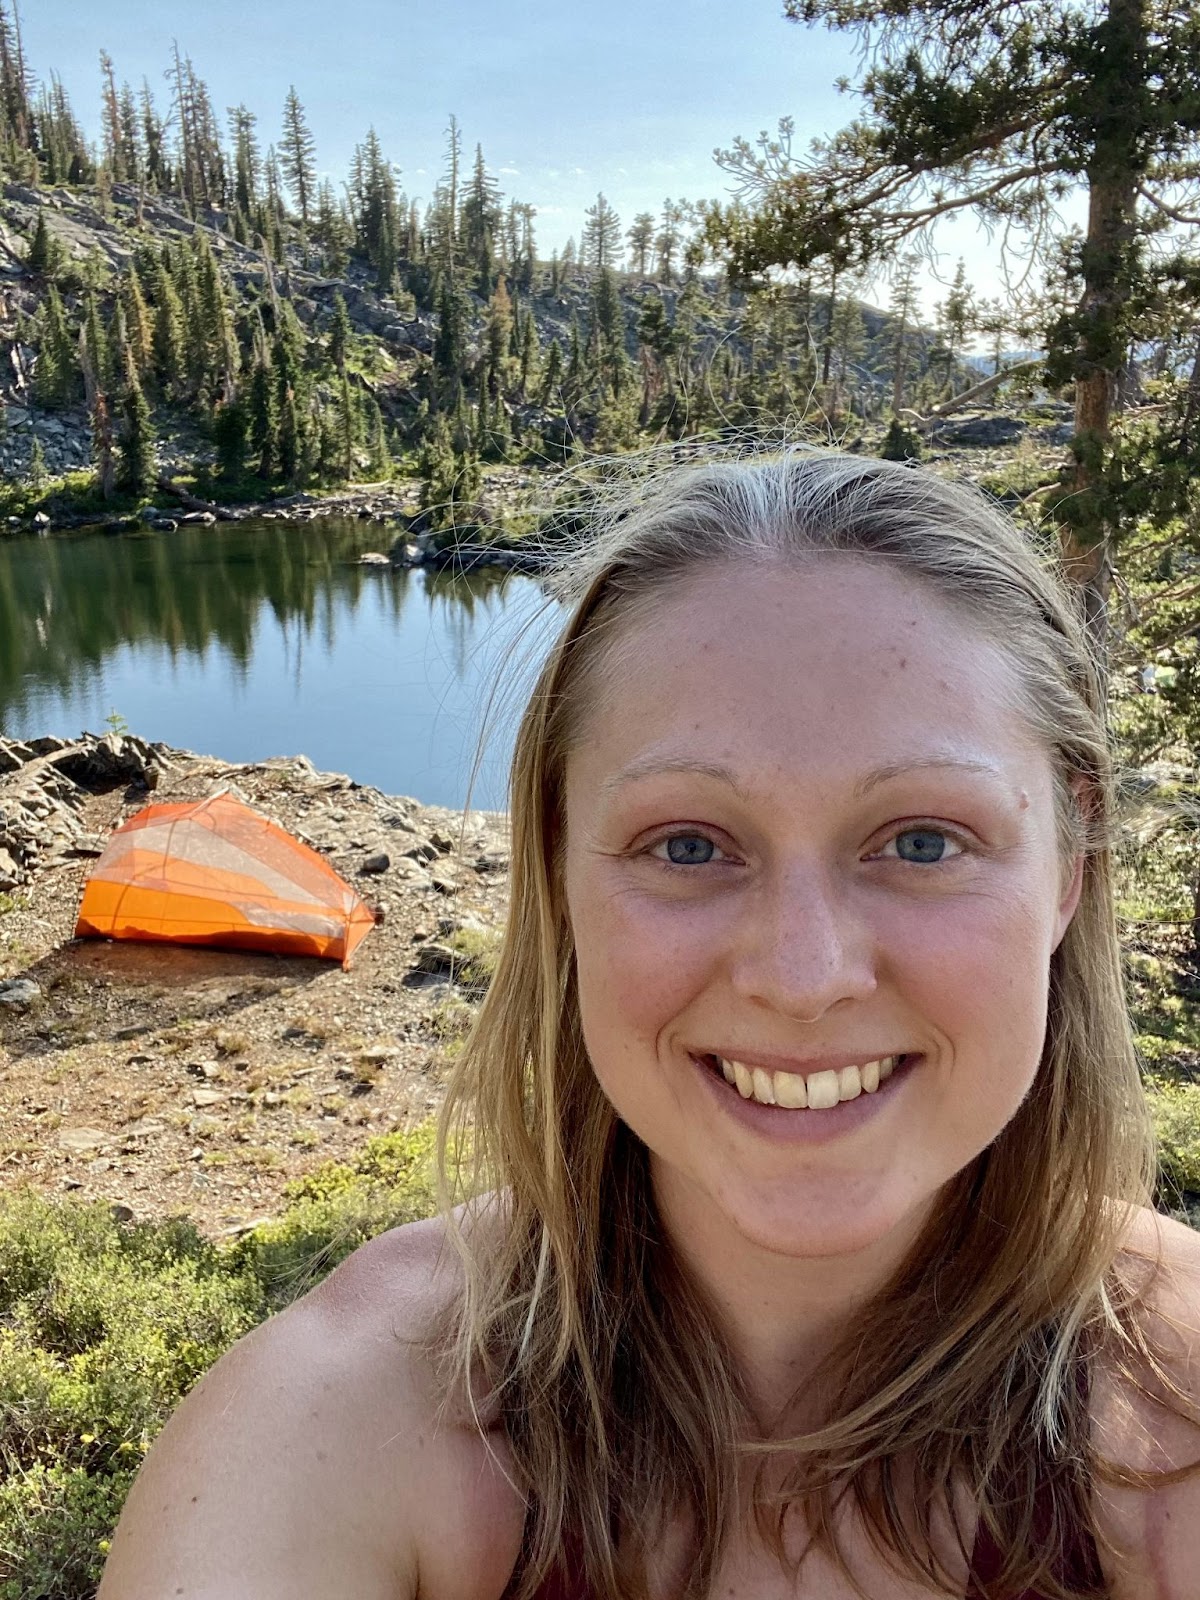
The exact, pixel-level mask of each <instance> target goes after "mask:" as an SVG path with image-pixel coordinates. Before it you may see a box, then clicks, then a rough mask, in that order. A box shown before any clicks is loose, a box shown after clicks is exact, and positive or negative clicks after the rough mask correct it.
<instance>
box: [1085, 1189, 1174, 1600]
mask: <svg viewBox="0 0 1200 1600" xmlns="http://www.w3.org/2000/svg"><path fill="white" fill-rule="evenodd" d="M1125 1246H1126V1251H1127V1256H1126V1260H1127V1264H1128V1270H1129V1272H1130V1275H1131V1281H1132V1282H1133V1284H1134V1285H1135V1286H1136V1288H1137V1290H1138V1296H1139V1300H1140V1302H1141V1308H1142V1326H1143V1329H1144V1331H1145V1334H1146V1337H1147V1339H1148V1341H1149V1343H1150V1345H1151V1347H1152V1349H1153V1350H1154V1352H1155V1356H1156V1358H1157V1361H1158V1364H1159V1374H1160V1375H1155V1374H1153V1373H1149V1372H1146V1371H1144V1370H1142V1369H1141V1368H1139V1366H1138V1364H1137V1363H1136V1361H1134V1362H1132V1363H1128V1362H1126V1363H1122V1362H1121V1361H1120V1357H1119V1355H1118V1356H1117V1357H1115V1358H1114V1360H1113V1361H1112V1363H1111V1364H1110V1368H1109V1370H1108V1371H1105V1370H1104V1369H1102V1370H1101V1373H1100V1374H1099V1382H1098V1384H1097V1387H1096V1392H1095V1397H1094V1426H1095V1432H1096V1443H1097V1446H1098V1448H1099V1451H1100V1454H1101V1456H1102V1458H1104V1459H1106V1460H1108V1461H1109V1462H1111V1463H1112V1464H1113V1465H1114V1466H1115V1467H1116V1468H1117V1469H1118V1470H1119V1471H1120V1472H1122V1473H1125V1474H1129V1475H1131V1476H1133V1477H1136V1475H1138V1474H1149V1475H1151V1478H1150V1480H1149V1483H1150V1485H1152V1486H1146V1487H1135V1486H1134V1485H1133V1483H1132V1482H1130V1483H1127V1484H1125V1485H1122V1484H1110V1485H1103V1486H1102V1487H1101V1488H1100V1491H1099V1498H1098V1511H1099V1515H1100V1525H1101V1529H1102V1531H1103V1532H1104V1534H1105V1535H1106V1538H1107V1539H1108V1541H1109V1543H1110V1544H1111V1546H1112V1549H1111V1552H1110V1554H1109V1556H1108V1557H1107V1558H1106V1562H1105V1564H1106V1567H1108V1568H1109V1576H1110V1579H1111V1581H1112V1585H1113V1594H1114V1596H1115V1597H1116V1600H1126V1597H1128V1600H1192V1597H1194V1596H1195V1594H1196V1593H1197V1587H1196V1574H1197V1572H1200V1470H1197V1471H1194V1472H1189V1471H1188V1470H1187V1469H1188V1468H1190V1467H1193V1466H1196V1467H1198V1468H1200V1425H1198V1420H1197V1419H1200V1234H1197V1233H1196V1232H1195V1230H1193V1229H1192V1228H1189V1227H1187V1226H1185V1225H1184V1224H1183V1223H1180V1222H1176V1221H1174V1220H1173V1219H1171V1218H1169V1217H1164V1216H1161V1215H1159V1214H1158V1213H1156V1212H1153V1211H1150V1210H1146V1209H1139V1210H1138V1211H1137V1212H1136V1213H1135V1214H1134V1215H1133V1216H1132V1218H1131V1221H1130V1226H1129V1229H1128V1231H1127V1234H1126V1239H1125ZM1121 1365H1125V1366H1127V1367H1129V1366H1131V1367H1132V1371H1133V1372H1134V1374H1135V1379H1134V1381H1131V1380H1130V1377H1129V1376H1128V1375H1123V1374H1121V1373H1120V1372H1119V1371H1118V1368H1119V1367H1120V1366H1121ZM1162 1473H1179V1474H1180V1476H1179V1478H1178V1480H1177V1481H1175V1482H1161V1481H1160V1482H1158V1483H1157V1484H1154V1483H1153V1479H1154V1478H1155V1477H1156V1476H1157V1475H1159V1474H1162Z"/></svg>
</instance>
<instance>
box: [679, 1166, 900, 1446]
mask: <svg viewBox="0 0 1200 1600" xmlns="http://www.w3.org/2000/svg"><path fill="white" fill-rule="evenodd" d="M651 1182H652V1184H653V1189H654V1195H655V1201H656V1204H657V1208H658V1213H659V1217H660V1220H661V1224H662V1227H663V1231H664V1232H665V1234H666V1236H667V1238H668V1239H669V1240H670V1242H671V1245H672V1246H673V1248H674V1249H675V1251H676V1253H677V1254H678V1256H679V1258H680V1260H681V1261H682V1263H683V1265H684V1266H685V1267H686V1269H687V1272H688V1274H689V1275H690V1276H691V1277H692V1278H693V1279H694V1281H695V1282H696V1283H697V1284H698V1285H699V1287H700V1289H701V1290H702V1291H703V1293H704V1294H705V1296H706V1297H707V1299H708V1301H709V1302H710V1304H711V1305H712V1308H713V1310H714V1312H715V1314H716V1316H717V1319H718V1322H719V1325H720V1327H721V1330H722V1332H723V1333H724V1335H725V1337H726V1339H727V1340H728V1342H729V1345H730V1348H731V1350H732V1352H733V1355H734V1358H735V1360H736V1361H737V1362H738V1365H739V1369H740V1371H741V1374H742V1378H743V1382H744V1383H745V1385H746V1391H747V1395H748V1397H749V1399H750V1403H751V1405H752V1406H753V1409H754V1413H755V1416H756V1417H757V1418H758V1420H759V1422H760V1424H761V1425H762V1426H763V1428H764V1430H766V1431H770V1430H771V1429H772V1427H773V1425H774V1423H775V1421H776V1419H777V1418H779V1417H780V1416H781V1415H782V1413H783V1412H784V1411H785V1410H786V1411H787V1415H788V1424H789V1426H790V1427H792V1428H795V1427H796V1426H800V1427H803V1426H805V1425H806V1423H811V1424H813V1425H815V1424H816V1423H817V1422H818V1420H819V1416H820V1410H821V1408H820V1406H819V1404H818V1403H817V1401H816V1398H815V1397H814V1403H813V1405H812V1407H811V1410H810V1409H809V1408H807V1407H806V1406H805V1404H804V1398H803V1391H804V1385H805V1383H806V1381H807V1380H808V1379H809V1378H810V1377H811V1376H812V1374H813V1373H815V1371H816V1370H817V1368H818V1367H819V1366H820V1365H821V1363H822V1362H823V1361H824V1360H825V1358H826V1357H827V1356H828V1355H829V1354H830V1352H831V1351H832V1350H833V1349H834V1348H835V1347H836V1346H837V1345H838V1344H839V1343H840V1342H841V1341H842V1340H843V1339H844V1338H845V1336H846V1334H847V1333H848V1331H849V1330H850V1329H851V1327H852V1325H853V1322H854V1319H855V1317H856V1315H857V1314H858V1313H859V1312H860V1310H861V1309H862V1307H863V1306H864V1305H866V1304H867V1303H868V1302H869V1301H870V1300H871V1298H872V1297H873V1296H874V1295H875V1294H877V1293H878V1292H879V1291H880V1290H881V1289H883V1288H884V1286H885V1285H886V1284H887V1283H888V1282H889V1281H890V1280H891V1279H892V1277H893V1276H894V1275H895V1273H896V1271H897V1270H898V1268H899V1267H900V1265H901V1264H902V1262H903V1261H904V1259H905V1257H906V1256H907V1255H908V1253H909V1252H910V1250H911V1249H912V1247H913V1245H914V1244H915V1242H916V1240H917V1237H918V1235H919V1233H920V1230H921V1228H922V1227H923V1225H924V1222H925V1220H926V1214H925V1213H922V1214H921V1215H919V1216H913V1217H912V1218H911V1219H908V1224H907V1225H906V1226H905V1227H904V1228H903V1229H893V1230H892V1231H891V1232H890V1233H889V1234H887V1235H886V1236H885V1237H884V1238H883V1239H881V1240H879V1241H878V1242H877V1243H876V1244H874V1245H872V1246H871V1247H870V1248H869V1249H866V1250H861V1251H857V1252H855V1253H854V1254H853V1255H841V1256H810V1257H802V1258H797V1257H794V1256H785V1255H781V1254H779V1253H777V1252H774V1251H770V1250H766V1249H764V1248H763V1247H762V1246H761V1245H760V1244H758V1243H756V1242H754V1241H752V1240H748V1239H745V1238H744V1237H743V1236H742V1235H741V1234H740V1233H738V1232H737V1230H736V1229H735V1228H734V1227H733V1226H732V1224H731V1223H730V1222H729V1220H728V1219H727V1218H726V1217H725V1216H723V1214H722V1213H720V1212H719V1211H718V1210H717V1208H716V1207H715V1206H713V1205H712V1202H711V1200H710V1199H709V1197H708V1196H706V1195H704V1194H702V1193H701V1192H700V1191H699V1190H697V1189H696V1188H694V1187H692V1186H691V1185H690V1184H688V1183H687V1182H686V1180H681V1179H679V1178H678V1177H677V1175H676V1174H675V1173H674V1172H673V1171H671V1170H670V1169H664V1168H661V1167H660V1166H659V1164H658V1163H657V1162H656V1161H655V1160H654V1158H653V1157H651Z"/></svg>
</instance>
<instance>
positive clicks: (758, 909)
mask: <svg viewBox="0 0 1200 1600" xmlns="http://www.w3.org/2000/svg"><path fill="white" fill-rule="evenodd" d="M878 954H879V953H878V950H877V941H876V937H875V935H874V933H873V931H872V928H871V925H870V922H869V919H868V918H867V917H866V916H865V915H864V914H863V910H862V908H861V907H860V906H857V905H856V904H855V899H854V895H853V892H852V891H851V889H850V886H849V885H846V884H839V883H838V882H837V881H836V878H835V876H834V874H832V873H831V872H829V871H828V869H826V868H823V867H820V866H816V865H812V864H808V865H800V864H797V865H793V866H791V867H789V868H788V869H787V870H786V871H784V872H781V873H777V874H774V875H773V876H772V878H771V879H770V880H769V882H768V883H767V884H764V885H763V886H762V890H761V892H760V894H758V895H755V896H753V897H752V899H751V901H750V902H749V903H748V905H747V907H746V913H745V915H744V917H743V918H742V923H741V927H740V930H739V937H738V940H737V944H736V950H735V955H734V961H733V983H734V988H735V990H736V992H737V993H738V994H739V995H740V996H741V997H742V998H743V999H746V1000H749V1001H752V1002H756V1003H758V1004H761V1005H765V1006H769V1007H771V1009H772V1010H775V1011H778V1012H780V1013H782V1014H783V1015H785V1016H789V1017H793V1018H795V1019H796V1020H797V1021H804V1022H816V1021H817V1020H818V1019H819V1018H820V1017H823V1016H824V1015H825V1013H826V1012H827V1011H829V1010H831V1009H832V1008H833V1007H834V1006H836V1005H838V1004H839V1003H840V1002H841V1001H844V1000H864V999H866V998H867V996H868V995H871V994H873V993H874V991H875V989H876V988H877V986H878V971H877V966H878Z"/></svg>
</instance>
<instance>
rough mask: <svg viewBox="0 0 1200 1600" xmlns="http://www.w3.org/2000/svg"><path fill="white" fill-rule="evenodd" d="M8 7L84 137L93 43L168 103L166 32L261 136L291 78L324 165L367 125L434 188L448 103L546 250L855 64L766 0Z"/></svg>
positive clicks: (682, 192) (678, 182)
mask: <svg viewBox="0 0 1200 1600" xmlns="http://www.w3.org/2000/svg"><path fill="white" fill-rule="evenodd" d="M21 22H22V31H23V36H24V41H25V47H26V55H27V58H28V60H29V63H30V66H31V67H32V68H33V70H34V72H35V73H37V74H38V75H39V76H41V77H46V78H48V77H49V75H50V73H51V71H57V72H58V73H59V75H60V76H61V78H62V80H63V82H64V84H65V86H66V89H67V91H68V93H69V95H70V98H71V101H72V104H73V106H74V108H75V111H76V114H77V115H78V116H79V117H80V119H81V121H82V122H83V125H84V128H85V131H86V132H87V133H88V134H89V136H91V137H93V138H95V137H96V136H97V135H98V132H99V108H100V72H99V53H100V51H101V49H107V51H108V52H109V54H110V55H111V56H112V58H113V62H114V66H115V70H116V75H117V80H118V82H121V81H122V80H128V81H129V82H130V83H131V84H132V85H133V86H134V88H135V89H139V88H140V86H141V81H142V78H143V77H145V78H147V79H148V80H149V82H150V84H151V87H152V89H153V91H154V94H155V98H156V101H157V103H158V105H159V107H160V109H165V108H166V106H167V105H168V103H169V99H168V86H167V83H166V80H165V78H164V72H165V69H166V68H167V66H168V63H169V62H170V60H171V50H172V41H173V40H178V43H179V47H180V51H181V52H182V53H183V54H186V55H190V56H191V58H192V61H193V63H194V64H195V67H196V70H197V72H198V73H199V74H200V76H201V77H202V78H203V79H204V80H205V81H206V83H207V84H208V87H209V90H210V92H211V94H212V97H213V103H214V105H215V106H216V108H217V110H218V113H219V114H221V115H223V114H224V111H225V108H226V107H228V106H232V105H235V104H237V103H238V102H241V101H244V102H245V103H246V104H247V105H248V106H249V107H250V109H251V110H252V111H254V112H256V113H257V115H258V118H259V132H260V135H261V137H262V142H263V145H264V147H265V146H266V144H268V143H269V142H271V141H272V140H273V139H275V138H277V137H278V132H279V125H280V121H281V114H282V108H283V101H284V96H285V95H286V93H287V91H288V87H289V85H291V84H294V85H295V87H296V90H297V92H298V94H299V96H300V99H301V101H302V103H303V105H304V107H305V110H306V112H307V116H308V121H309V125H310V127H311V128H312V132H313V135H314V137H315V139H316V145H317V159H318V162H319V165H320V168H321V170H322V172H323V173H328V174H329V175H330V176H331V177H333V178H334V179H335V180H338V181H340V179H341V178H342V177H344V175H345V173H346V171H347V168H348V165H349V161H350V157H351V154H352V151H353V148H354V145H355V144H356V143H358V142H359V141H360V140H361V139H362V137H363V136H364V134H365V133H366V131H367V128H368V127H369V126H370V125H371V124H374V126H375V128H376V130H377V132H378V133H379V136H380V139H381V141H382V144H383V148H384V150H385V152H386V153H387V155H388V156H389V158H390V159H391V160H392V161H394V162H395V163H396V164H397V166H398V167H399V168H400V182H401V186H402V187H403V188H404V190H405V191H406V193H407V194H409V195H410V196H416V197H418V198H420V199H422V200H426V199H428V197H429V195H430V193H431V191H432V187H433V184H434V183H435V181H436V179H437V176H438V174H439V173H440V171H441V168H442V161H443V152H444V129H445V127H446V123H447V120H448V118H449V115H450V113H451V112H453V113H455V114H456V115H457V117H458V120H459V123H460V125H461V127H462V131H463V140H464V146H465V151H466V154H467V156H468V159H469V158H470V157H471V155H473V152H474V147H475V144H476V142H477V141H478V142H479V143H481V144H482V146H483V151H484V157H485V160H486V161H487V164H488V166H489V168H490V169H491V170H492V172H493V173H494V174H495V175H496V176H497V178H498V180H499V182H500V184H501V187H502V189H503V190H504V193H505V194H506V195H507V196H509V197H512V198H516V199H520V200H525V201H529V202H531V203H532V204H533V205H535V206H537V208H538V213H539V215H538V220H537V222H536V224H535V227H536V237H537V242H538V248H539V253H541V254H543V255H548V254H549V252H550V250H551V249H552V248H555V247H558V248H561V247H562V245H563V244H564V243H565V241H566V239H567V237H568V236H569V235H575V236H576V237H578V234H579V230H580V227H581V225H582V222H583V213H584V208H585V207H586V206H588V205H590V204H591V203H592V201H593V200H594V199H595V197H596V193H597V191H598V190H603V192H604V193H605V195H606V196H607V197H608V199H609V200H610V201H611V203H612V204H613V205H614V206H615V207H616V209H617V211H618V213H619V214H620V216H621V219H622V223H623V225H624V226H626V227H628V225H629V223H630V221H631V220H632V218H633V216H634V213H635V212H637V211H642V210H648V211H652V212H655V213H657V212H658V210H659V209H660V208H661V205H662V202H663V200H664V198H666V197H668V196H669V197H670V198H672V199H678V198H685V199H689V200H695V199H700V198H702V197H708V196H716V195H720V194H722V193H723V192H725V191H726V190H727V188H728V182H729V180H728V179H727V177H726V176H725V174H723V173H722V172H721V171H720V170H719V169H718V168H717V167H716V165H715V163H714V161H713V150H714V148H715V147H716V146H718V145H727V144H729V143H731V142H732V140H733V138H734V137H735V136H736V135H737V134H744V135H746V136H747V137H749V138H753V137H754V136H755V135H756V134H757V133H758V132H759V131H760V130H762V129H771V130H773V129H774V127H775V124H776V122H777V121H778V119H779V117H781V116H783V115H791V116H793V117H794V118H795V120H796V127H797V142H798V143H801V144H802V143H803V142H805V141H806V140H807V139H808V138H811V137H812V136H814V135H817V134H821V133H828V132H831V131H832V130H833V129H835V128H837V127H838V126H840V125H841V124H842V123H843V122H845V121H846V120H848V118H849V117H850V115H851V114H852V113H853V109H854V106H853V102H852V101H851V100H849V99H848V98H846V97H845V96H841V95H839V94H838V93H837V92H836V90H835V88H834V81H835V79H836V78H837V77H838V76H839V75H841V74H842V73H852V72H853V70H854V64H855V63H854V55H853V51H852V48H851V45H850V42H849V41H848V40H847V39H846V38H845V37H843V36H838V35H834V34H830V33H828V32H826V31H825V30H815V29H805V28H802V27H801V26H799V25H798V24H796V23H792V22H788V21H787V20H785V19H784V17H783V15H782V5H781V4H780V3H779V0H688V3H686V4H680V3H679V0H675V3H671V4H668V3H665V0H607V3H606V4H605V5H603V6H596V5H588V6H583V5H578V4H572V3H571V0H558V3H557V4H550V3H548V0H517V3H516V4H515V5H511V6H508V7H499V6H497V5H495V4H486V3H484V0H441V3H439V4H437V5H434V4H430V3H429V0H354V3H353V4H347V5H345V6H344V8H343V7H342V6H339V5H336V4H334V5H330V4H328V3H322V4H297V3H293V4H290V5H287V4H283V3H282V0H204V3H203V4H199V5H197V4H189V5H185V4H183V3H182V0H108V3H107V4H105V5H104V6H103V7H100V6H92V5H84V4H82V3H81V0H23V3H22V4H21ZM948 249H949V250H950V251H951V252H952V254H951V255H948V257H947V260H946V262H945V265H944V271H945V273H946V275H947V277H948V276H950V275H951V274H952V273H953V268H954V260H953V256H954V255H957V254H958V253H962V252H965V253H966V254H967V256H968V267H969V270H970V271H971V272H972V274H973V276H975V278H976V280H977V281H980V280H982V281H980V286H981V287H982V288H983V289H984V292H989V293H990V292H995V285H994V283H993V282H992V281H990V280H991V279H992V278H993V276H994V274H993V273H992V271H991V269H990V267H989V265H988V263H989V262H990V259H991V257H992V254H993V252H992V251H991V250H990V248H989V247H988V246H987V245H986V244H985V243H984V242H983V241H981V240H977V239H976V237H975V233H974V230H973V229H972V228H971V227H970V226H969V225H968V226H967V227H965V228H963V227H960V228H958V229H956V230H955V236H954V238H953V239H952V240H951V241H950V242H949V245H948ZM933 292H934V293H935V294H936V293H938V291H937V290H936V289H935V290H933Z"/></svg>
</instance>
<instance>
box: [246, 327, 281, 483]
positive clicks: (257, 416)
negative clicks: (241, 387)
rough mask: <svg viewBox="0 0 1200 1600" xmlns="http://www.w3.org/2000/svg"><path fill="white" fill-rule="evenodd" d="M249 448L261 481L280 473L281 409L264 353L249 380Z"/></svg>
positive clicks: (273, 379)
mask: <svg viewBox="0 0 1200 1600" xmlns="http://www.w3.org/2000/svg"><path fill="white" fill-rule="evenodd" d="M249 435H250V448H251V450H252V451H253V452H254V455H255V457H256V461H257V465H256V468H255V471H256V472H257V474H258V476H259V477H260V478H266V479H268V480H270V479H272V478H274V476H275V474H276V472H278V470H279V409H278V407H277V405H276V403H275V378H274V374H273V373H272V371H271V366H270V362H269V361H268V360H267V358H266V355H265V353H264V354H262V355H260V357H259V359H258V361H257V363H256V364H255V367H254V374H253V376H252V378H251V380H250V416H249Z"/></svg>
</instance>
